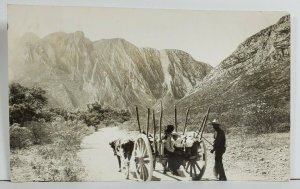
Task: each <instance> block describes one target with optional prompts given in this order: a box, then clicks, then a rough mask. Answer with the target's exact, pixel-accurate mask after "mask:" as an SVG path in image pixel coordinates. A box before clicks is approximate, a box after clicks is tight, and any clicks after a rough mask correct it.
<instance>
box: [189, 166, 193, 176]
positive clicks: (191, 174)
mask: <svg viewBox="0 0 300 189" xmlns="http://www.w3.org/2000/svg"><path fill="white" fill-rule="evenodd" d="M192 167H193V164H192V163H191V166H190V176H191V177H193V173H192Z"/></svg>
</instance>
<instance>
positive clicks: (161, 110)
mask: <svg viewBox="0 0 300 189" xmlns="http://www.w3.org/2000/svg"><path fill="white" fill-rule="evenodd" d="M162 117H163V108H162V101H160V119H159V140H160V141H161V125H162Z"/></svg>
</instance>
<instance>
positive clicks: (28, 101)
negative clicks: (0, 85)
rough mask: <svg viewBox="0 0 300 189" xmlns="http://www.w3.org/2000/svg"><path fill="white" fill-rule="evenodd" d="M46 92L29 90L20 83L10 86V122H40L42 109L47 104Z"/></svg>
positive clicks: (37, 88) (21, 123)
mask: <svg viewBox="0 0 300 189" xmlns="http://www.w3.org/2000/svg"><path fill="white" fill-rule="evenodd" d="M45 94H46V91H45V90H43V89H41V88H39V87H33V88H27V87H24V86H22V85H20V84H19V83H11V84H10V86H9V120H10V124H11V125H12V124H14V123H19V124H20V125H21V126H23V124H24V123H25V122H26V121H32V120H38V119H39V118H41V117H42V109H43V108H44V106H45V105H46V104H47V98H46V97H45Z"/></svg>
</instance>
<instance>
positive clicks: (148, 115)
mask: <svg viewBox="0 0 300 189" xmlns="http://www.w3.org/2000/svg"><path fill="white" fill-rule="evenodd" d="M149 126H150V108H148V114H147V133H146V134H147V137H148V135H149Z"/></svg>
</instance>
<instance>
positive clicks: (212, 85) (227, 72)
mask: <svg viewBox="0 0 300 189" xmlns="http://www.w3.org/2000/svg"><path fill="white" fill-rule="evenodd" d="M176 104H177V106H178V107H182V108H188V107H191V114H192V115H191V117H194V118H195V119H197V120H198V121H200V120H201V119H200V118H201V117H203V116H204V113H205V112H206V110H207V108H208V107H209V106H211V112H212V113H211V118H213V117H217V118H219V119H220V120H221V121H222V122H224V123H225V125H227V126H232V125H235V126H243V125H246V126H255V125H253V124H255V123H254V121H260V120H261V119H265V118H262V117H259V116H263V115H265V116H269V117H270V118H268V119H269V122H273V123H272V124H276V125H278V124H288V125H289V107H290V17H289V16H284V17H282V18H281V19H280V20H279V21H278V22H277V23H276V24H274V25H272V26H270V27H267V28H265V29H263V30H261V31H260V32H258V33H256V34H255V35H253V36H251V37H249V38H248V39H246V40H245V41H244V42H242V43H241V44H240V45H239V46H238V47H237V49H236V50H235V51H234V52H233V53H232V54H231V55H230V56H228V57H227V58H226V59H225V60H223V61H222V62H221V63H220V64H219V65H218V66H217V67H216V68H215V69H213V70H212V71H211V72H210V73H209V74H208V75H207V76H205V78H204V79H203V80H202V81H201V82H199V83H198V84H196V86H195V87H194V88H193V89H192V90H191V91H190V92H189V94H188V95H186V96H185V97H184V98H182V99H180V100H179V101H178V102H177V103H176ZM271 117H272V119H271ZM273 117H274V119H273ZM248 119H252V122H249V120H248ZM251 124H252V125H251ZM266 124H268V123H266Z"/></svg>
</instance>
